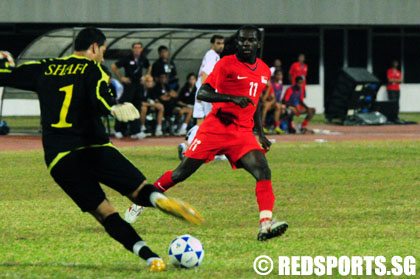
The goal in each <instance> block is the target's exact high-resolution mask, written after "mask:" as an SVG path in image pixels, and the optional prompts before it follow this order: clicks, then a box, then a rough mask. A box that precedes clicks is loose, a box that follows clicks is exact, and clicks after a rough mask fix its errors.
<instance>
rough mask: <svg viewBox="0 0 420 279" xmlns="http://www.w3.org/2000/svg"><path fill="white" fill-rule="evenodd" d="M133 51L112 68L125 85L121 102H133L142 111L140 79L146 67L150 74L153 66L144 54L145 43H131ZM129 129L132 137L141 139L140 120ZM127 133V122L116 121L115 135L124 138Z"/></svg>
mask: <svg viewBox="0 0 420 279" xmlns="http://www.w3.org/2000/svg"><path fill="white" fill-rule="evenodd" d="M131 50H132V53H131V54H130V55H128V56H126V57H123V58H122V59H120V60H119V61H118V62H116V63H115V64H112V66H111V69H112V71H113V72H114V74H115V75H116V76H117V77H118V79H119V80H121V82H122V84H123V86H124V92H123V94H122V96H121V98H120V99H119V102H120V103H124V102H128V103H132V104H133V105H134V106H135V107H136V108H137V110H138V111H141V102H142V98H143V87H142V85H141V83H140V79H141V77H142V75H143V70H144V69H146V71H147V73H148V74H150V71H151V67H150V63H149V60H147V58H146V57H144V56H143V55H142V53H143V44H142V43H140V42H137V43H133V44H132V45H131ZM119 68H124V72H125V73H124V76H123V75H121V73H120V71H119V70H118V69H119ZM128 125H129V131H128V134H130V135H131V138H136V139H141V138H142V135H141V133H140V120H139V119H136V120H133V121H130V122H129V123H128ZM126 133H127V124H126V123H123V122H119V121H115V137H116V138H122V137H124V135H125V134H126Z"/></svg>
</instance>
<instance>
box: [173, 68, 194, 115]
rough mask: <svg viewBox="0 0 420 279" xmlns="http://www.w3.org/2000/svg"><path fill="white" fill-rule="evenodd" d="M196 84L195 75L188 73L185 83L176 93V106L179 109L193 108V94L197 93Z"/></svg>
mask: <svg viewBox="0 0 420 279" xmlns="http://www.w3.org/2000/svg"><path fill="white" fill-rule="evenodd" d="M196 82H197V77H196V75H195V74H193V73H189V74H188V76H187V81H186V82H185V84H184V86H183V87H182V88H181V89H180V90H179V93H178V103H177V104H178V106H179V107H189V108H191V109H192V108H193V107H194V101H195V92H196V91H197V87H196V86H195V83H196Z"/></svg>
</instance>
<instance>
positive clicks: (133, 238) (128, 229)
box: [103, 213, 159, 260]
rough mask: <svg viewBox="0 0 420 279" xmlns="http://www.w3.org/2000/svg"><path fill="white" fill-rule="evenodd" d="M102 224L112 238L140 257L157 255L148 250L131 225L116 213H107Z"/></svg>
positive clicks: (154, 256)
mask: <svg viewBox="0 0 420 279" xmlns="http://www.w3.org/2000/svg"><path fill="white" fill-rule="evenodd" d="M103 226H104V227H105V230H106V232H107V233H108V234H109V235H110V236H111V237H112V238H113V239H115V240H116V241H118V242H119V243H121V244H122V245H124V247H125V248H126V249H127V250H129V251H131V252H133V253H134V254H136V255H138V256H140V258H142V259H144V260H147V259H149V258H158V257H159V256H158V255H156V254H155V253H153V252H152V250H150V248H149V247H148V246H147V245H146V243H145V242H144V241H143V240H142V239H141V237H140V236H139V235H138V234H137V233H136V231H135V230H134V229H133V227H132V226H131V225H130V224H128V223H127V222H126V221H124V220H123V219H122V218H121V217H120V215H119V214H118V213H114V214H111V215H109V216H108V217H107V218H106V219H105V221H104V222H103Z"/></svg>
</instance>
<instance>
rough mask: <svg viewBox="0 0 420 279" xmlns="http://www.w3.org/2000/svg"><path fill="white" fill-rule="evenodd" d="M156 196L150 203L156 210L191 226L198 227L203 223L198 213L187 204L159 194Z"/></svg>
mask: <svg viewBox="0 0 420 279" xmlns="http://www.w3.org/2000/svg"><path fill="white" fill-rule="evenodd" d="M156 194H157V196H156V197H155V198H154V199H153V202H152V203H153V204H154V205H155V207H156V208H158V209H160V210H161V211H163V212H165V213H167V214H169V215H172V216H175V217H177V218H179V219H182V220H185V221H187V222H189V223H192V224H197V225H198V224H202V223H203V217H201V215H200V213H198V211H197V210H195V209H194V208H193V207H192V206H191V205H189V204H188V203H185V202H183V201H180V200H177V199H174V198H170V197H167V196H165V195H164V194H161V193H156ZM152 195H153V194H152Z"/></svg>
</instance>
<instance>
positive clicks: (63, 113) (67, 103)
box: [51, 84, 73, 128]
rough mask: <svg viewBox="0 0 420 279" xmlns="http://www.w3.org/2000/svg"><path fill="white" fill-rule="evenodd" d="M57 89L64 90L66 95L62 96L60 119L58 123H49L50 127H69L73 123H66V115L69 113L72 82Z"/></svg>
mask: <svg viewBox="0 0 420 279" xmlns="http://www.w3.org/2000/svg"><path fill="white" fill-rule="evenodd" d="M59 91H64V93H65V94H66V95H65V96H64V101H63V105H62V106H61V110H60V119H59V121H58V123H55V124H51V127H54V128H70V127H71V126H73V124H71V123H67V121H66V117H67V114H68V113H69V106H70V101H71V97H72V96H73V84H71V85H68V86H64V87H61V88H60V89H59Z"/></svg>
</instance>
